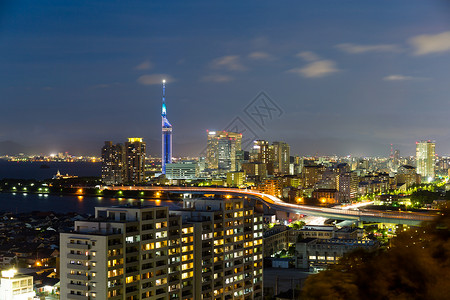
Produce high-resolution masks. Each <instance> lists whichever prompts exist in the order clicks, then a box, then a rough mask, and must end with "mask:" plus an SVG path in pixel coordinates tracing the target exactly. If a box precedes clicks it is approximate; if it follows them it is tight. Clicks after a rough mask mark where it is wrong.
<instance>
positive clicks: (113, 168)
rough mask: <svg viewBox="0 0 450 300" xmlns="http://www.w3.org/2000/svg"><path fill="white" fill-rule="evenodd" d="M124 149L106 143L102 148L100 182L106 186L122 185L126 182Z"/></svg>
mask: <svg viewBox="0 0 450 300" xmlns="http://www.w3.org/2000/svg"><path fill="white" fill-rule="evenodd" d="M125 165H126V161H125V147H124V145H123V144H116V145H114V144H113V143H112V142H111V141H106V142H105V145H104V146H103V148H102V182H103V184H106V185H116V184H123V183H124V182H126V181H127V179H126V173H125Z"/></svg>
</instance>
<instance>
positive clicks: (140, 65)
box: [134, 60, 153, 70]
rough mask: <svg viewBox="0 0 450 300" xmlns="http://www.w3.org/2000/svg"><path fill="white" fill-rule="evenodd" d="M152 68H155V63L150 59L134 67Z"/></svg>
mask: <svg viewBox="0 0 450 300" xmlns="http://www.w3.org/2000/svg"><path fill="white" fill-rule="evenodd" d="M151 68H153V64H152V63H151V62H150V61H149V60H145V61H143V62H142V63H140V64H138V65H137V66H136V67H134V69H135V70H150V69H151Z"/></svg>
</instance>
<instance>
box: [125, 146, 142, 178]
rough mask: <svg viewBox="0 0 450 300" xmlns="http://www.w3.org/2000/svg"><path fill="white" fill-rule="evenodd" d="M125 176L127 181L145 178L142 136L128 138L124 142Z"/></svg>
mask: <svg viewBox="0 0 450 300" xmlns="http://www.w3.org/2000/svg"><path fill="white" fill-rule="evenodd" d="M125 159H126V178H127V182H129V183H140V182H143V181H144V180H145V143H144V142H143V141H142V138H128V142H126V143H125Z"/></svg>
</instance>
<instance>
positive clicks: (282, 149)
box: [272, 142, 290, 175]
mask: <svg viewBox="0 0 450 300" xmlns="http://www.w3.org/2000/svg"><path fill="white" fill-rule="evenodd" d="M272 147H273V171H274V173H275V174H278V175H286V174H289V164H290V154H289V145H288V144H287V143H285V142H273V143H272Z"/></svg>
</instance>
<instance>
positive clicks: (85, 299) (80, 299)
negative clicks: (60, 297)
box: [67, 294, 89, 300]
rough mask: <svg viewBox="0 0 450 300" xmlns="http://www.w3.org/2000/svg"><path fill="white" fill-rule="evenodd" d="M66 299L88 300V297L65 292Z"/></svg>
mask: <svg viewBox="0 0 450 300" xmlns="http://www.w3.org/2000/svg"><path fill="white" fill-rule="evenodd" d="M67 299H75V300H88V299H89V297H87V296H84V295H75V294H67Z"/></svg>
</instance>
